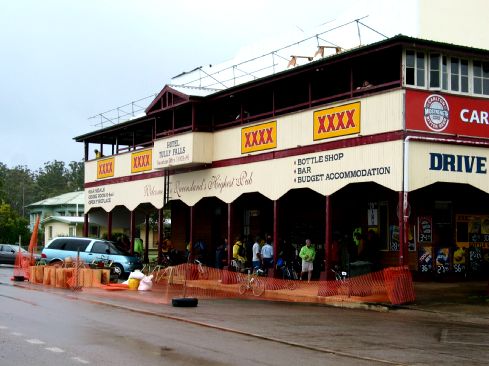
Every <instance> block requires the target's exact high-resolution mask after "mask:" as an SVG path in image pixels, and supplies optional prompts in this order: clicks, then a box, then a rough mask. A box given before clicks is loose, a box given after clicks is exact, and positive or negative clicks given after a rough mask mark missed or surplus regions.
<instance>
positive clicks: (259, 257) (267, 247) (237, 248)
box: [233, 235, 316, 281]
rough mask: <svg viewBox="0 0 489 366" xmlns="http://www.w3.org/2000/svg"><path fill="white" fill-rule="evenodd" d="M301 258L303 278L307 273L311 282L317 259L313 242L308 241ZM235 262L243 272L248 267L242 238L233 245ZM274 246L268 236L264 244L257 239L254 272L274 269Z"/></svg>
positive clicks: (254, 253)
mask: <svg viewBox="0 0 489 366" xmlns="http://www.w3.org/2000/svg"><path fill="white" fill-rule="evenodd" d="M299 257H300V258H301V259H302V265H301V276H300V278H301V279H302V278H303V276H304V275H305V274H306V273H307V280H308V281H311V277H312V271H313V269H314V259H315V258H316V250H315V249H314V247H313V246H312V244H311V240H309V239H306V243H305V245H304V246H303V247H302V248H301V250H300V252H299ZM233 260H234V261H235V263H236V267H237V268H236V269H237V270H238V271H242V270H243V269H244V268H245V265H246V261H247V259H246V249H245V247H244V244H243V243H242V242H241V240H240V238H236V241H235V243H234V245H233ZM273 265H274V263H273V244H272V237H271V236H269V235H268V236H266V239H265V241H264V242H262V241H261V238H260V237H259V236H257V237H256V239H255V242H254V244H253V247H252V256H251V266H252V268H253V270H258V269H262V270H263V271H264V272H265V273H266V272H268V270H269V269H270V268H273Z"/></svg>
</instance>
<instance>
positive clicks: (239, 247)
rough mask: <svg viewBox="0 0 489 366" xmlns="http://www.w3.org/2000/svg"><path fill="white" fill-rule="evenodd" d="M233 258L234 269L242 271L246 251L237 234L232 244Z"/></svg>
mask: <svg viewBox="0 0 489 366" xmlns="http://www.w3.org/2000/svg"><path fill="white" fill-rule="evenodd" d="M233 259H234V261H235V262H236V270H237V271H238V272H242V271H243V269H244V267H245V263H246V253H245V248H244V245H243V243H242V242H241V240H240V237H239V236H237V237H236V241H235V242H234V245H233Z"/></svg>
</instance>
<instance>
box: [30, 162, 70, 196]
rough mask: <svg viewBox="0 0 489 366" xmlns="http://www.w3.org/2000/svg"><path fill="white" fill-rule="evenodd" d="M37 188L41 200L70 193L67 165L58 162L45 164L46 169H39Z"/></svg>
mask: <svg viewBox="0 0 489 366" xmlns="http://www.w3.org/2000/svg"><path fill="white" fill-rule="evenodd" d="M37 186H38V187H39V191H40V193H41V199H46V198H49V197H54V196H58V195H60V194H63V193H66V192H68V191H69V189H68V170H67V169H66V167H65V163H64V162H62V161H58V160H55V161H54V162H47V163H44V168H41V169H39V171H38V173H37Z"/></svg>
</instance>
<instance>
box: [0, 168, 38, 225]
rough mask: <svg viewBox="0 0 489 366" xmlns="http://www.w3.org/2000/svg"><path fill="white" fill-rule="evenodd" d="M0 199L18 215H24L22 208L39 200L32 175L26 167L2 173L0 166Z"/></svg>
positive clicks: (6, 170)
mask: <svg viewBox="0 0 489 366" xmlns="http://www.w3.org/2000/svg"><path fill="white" fill-rule="evenodd" d="M2 178H3V182H2V183H1V184H0V199H2V200H3V201H4V202H6V203H8V204H9V205H10V206H11V208H12V209H13V210H14V211H15V212H17V214H18V215H20V216H23V215H24V206H25V205H27V204H29V203H32V202H35V201H38V200H39V197H40V196H39V190H38V189H37V185H36V182H35V176H34V174H33V173H32V172H31V171H30V170H29V169H28V168H27V167H26V166H21V165H19V166H16V167H15V168H12V169H5V170H4V171H3V172H2V167H1V166H0V180H2Z"/></svg>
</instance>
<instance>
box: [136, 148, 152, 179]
mask: <svg viewBox="0 0 489 366" xmlns="http://www.w3.org/2000/svg"><path fill="white" fill-rule="evenodd" d="M152 165H153V151H152V150H144V151H139V152H135V153H132V154H131V173H139V172H145V171H147V170H151V169H152Z"/></svg>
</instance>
